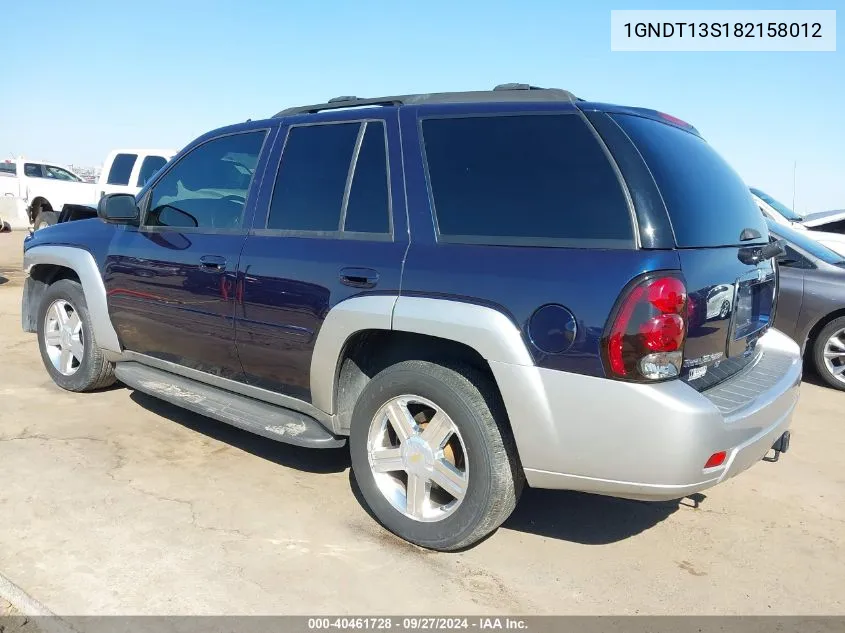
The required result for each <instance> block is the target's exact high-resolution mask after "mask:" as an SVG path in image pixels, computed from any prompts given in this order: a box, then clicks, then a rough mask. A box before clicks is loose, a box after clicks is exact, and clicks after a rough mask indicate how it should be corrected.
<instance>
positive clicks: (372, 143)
mask: <svg viewBox="0 0 845 633" xmlns="http://www.w3.org/2000/svg"><path fill="white" fill-rule="evenodd" d="M386 139H387V137H386V132H385V127H384V123H383V122H381V121H366V122H363V123H362V122H357V121H356V122H350V123H333V124H318V125H306V126H294V127H291V129H290V131H289V132H288V138H287V141H286V143H285V148H284V151H283V153H282V160H281V165H280V166H279V172H278V174H277V176H276V184H275V188H274V190H273V198H272V201H271V203H270V213H269V215H268V218H267V228H268V229H280V230H287V231H306V232H308V231H313V232H317V233H337V232H340V231H343V232H345V233H380V234H389V233H390V192H389V187H388V168H387V143H386Z"/></svg>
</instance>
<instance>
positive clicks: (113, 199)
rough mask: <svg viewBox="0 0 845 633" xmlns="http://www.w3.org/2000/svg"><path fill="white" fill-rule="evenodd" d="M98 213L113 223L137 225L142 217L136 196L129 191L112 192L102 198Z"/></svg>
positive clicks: (98, 205)
mask: <svg viewBox="0 0 845 633" xmlns="http://www.w3.org/2000/svg"><path fill="white" fill-rule="evenodd" d="M97 215H98V216H99V217H100V218H101V219H103V220H105V221H106V222H110V223H111V224H132V225H137V224H138V222H139V221H140V219H141V212H140V210H139V209H138V205H137V204H136V203H135V196H133V195H131V194H128V193H110V194H107V195H105V196H103V197H102V198H100V202H99V203H98V204H97Z"/></svg>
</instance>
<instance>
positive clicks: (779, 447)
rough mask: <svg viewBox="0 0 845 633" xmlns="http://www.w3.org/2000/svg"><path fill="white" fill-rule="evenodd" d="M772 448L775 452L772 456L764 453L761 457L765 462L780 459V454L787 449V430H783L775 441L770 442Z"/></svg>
mask: <svg viewBox="0 0 845 633" xmlns="http://www.w3.org/2000/svg"><path fill="white" fill-rule="evenodd" d="M772 450H773V451H774V452H775V454H774V456H772V457H769V456H768V455H766V456H765V457H764V458H763V461H766V462H776V461H777V460H778V459H780V454H781V453H785V452H786V451H788V450H789V431H784V433H783V435H781V436H780V437H779V438H778V439H777V441H776V442H775V443H774V444H772Z"/></svg>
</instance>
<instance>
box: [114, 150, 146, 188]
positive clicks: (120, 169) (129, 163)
mask: <svg viewBox="0 0 845 633" xmlns="http://www.w3.org/2000/svg"><path fill="white" fill-rule="evenodd" d="M136 160H138V155H137V154H118V155H117V156H115V157H114V160H113V161H112V164H111V169H109V178H108V180H107V181H106V182H107V183H108V184H110V185H128V184H129V176H131V175H132V168H133V167H134V166H135V161H136Z"/></svg>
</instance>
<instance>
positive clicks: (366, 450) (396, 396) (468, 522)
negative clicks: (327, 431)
mask: <svg viewBox="0 0 845 633" xmlns="http://www.w3.org/2000/svg"><path fill="white" fill-rule="evenodd" d="M397 402H406V403H407V406H406V407H404V410H408V411H409V412H410V415H411V416H414V411H415V410H416V409H420V411H419V412H418V413H417V414H416V416H417V418H416V420H413V419H410V418H405V420H406V421H410V422H411V423H414V422H415V421H416V422H417V423H421V424H423V426H424V428H425V429H433V431H437V429H438V428H440V427H444V426H445V425H446V422H445V421H448V423H449V424H450V425H451V426H450V428H452V429H454V432H453V433H452V435H451V436H444V437H448V440H444V441H445V445H444V444H443V443H442V442H441V443H440V444H439V446H440V447H442V448H441V449H440V450H439V452H435V453H433V455H434V456H435V457H434V461H435V462H437V463H436V464H434V468H433V470H432V469H431V465H432V463H433V462H430V461H429V458H431V457H432V453H429V452H428V449H419V451H418V449H417V447H418V446H419V444H420V442H421V441H422V440H421V439H420V438H424V437H425V436H424V435H417V434H415V433H414V432H413V431H412V432H411V433H410V434H409V437H414V438H416V439H414V440H412V441H408V440H407V439H405V440H401V441H400V440H399V439H398V434H397V432H396V425H395V424H394V423H393V421H392V420H393V419H394V414H393V413H391V414H387V413H385V411H386V409H385V407H387V406H388V405H389V404H390V403H394V404H396V403H397ZM426 403H427V404H426ZM429 405H431V406H429ZM432 409H436V411H437V412H438V415H440V413H443V414H445V418H441V419H440V422H439V424H435V425H431V426H429V425H428V422H427V419H430V418H426V415H427V414H426V411H428V413H430V412H431V410H432ZM391 411H394V410H391ZM380 420H381V422H380ZM351 424H352V426H351V432H350V438H349V445H350V452H351V457H352V469H353V472H354V474H355V479H356V481H357V483H358V486H359V488H360V490H361V494H362V496H363V497H364V500H365V501H366V503H367V505H368V506H369V508H370V510H371V511H372V513H373V514H374V515H375V517H376V518H377V519H378V520H379V521H380V522H381V524H382V525H383V526H384V527H385V528H387V529H388V530H390V531H391V532H393V533H394V534H396V535H397V536H399V537H401V538H403V539H405V540H406V541H409V542H411V543H414V544H416V545H419V546H422V547H425V548H429V549H433V550H440V551H454V550H460V549H463V548H466V547H468V546H470V545H472V544H474V543H476V542H477V541H479V540H480V539H482V538H484V537H485V536H487V535H488V534H489V533H490V532H492V531H493V530H495V529H496V528H497V527H499V525H501V524H502V522H503V521H504V520H505V519H507V518H508V516H510V514H511V512H513V509H514V508H515V507H516V503H517V500H518V499H519V496H520V494H521V492H522V489H523V487H524V482H525V477H524V474H523V472H522V466H521V465H520V463H519V458H518V456H517V451H516V445H515V444H514V441H513V436H512V434H511V431H510V428H509V426H508V423H507V416H506V415H505V412H504V407H503V406H502V404H501V401H500V398H499V396H498V393H497V391H496V389H495V387H494V385H493V384H492V381H491V380H490V379H489V378H488V377H487V376H485V375H484V374H482V373H481V372H479V371H477V370H475V369H473V368H471V367H469V366H465V365H458V364H454V365H451V364H450V365H448V366H447V365H441V364H436V363H432V362H427V361H417V360H412V361H403V362H400V363H397V364H395V365H392V366H390V367H388V368H386V369H385V370H383V371H382V372H380V373H379V374H377V375H376V376H375V377H373V379H372V380H371V381H370V382H369V383H368V384H367V386H366V387H365V388H364V391H363V392H362V393H361V396H360V397H359V399H358V401H357V403H356V404H355V409H354V411H353V414H352V423H351ZM383 428H387V429H388V430H387V431H384V432H382V431H381V430H380V429H383ZM419 428H420V427H417V430H418V429H419ZM391 430H392V431H393V435H391V433H390V431H391ZM374 438H376V439H374ZM379 438H381V439H379ZM385 438H386V439H385ZM382 442H386V444H383V443H382ZM412 442H413V443H412ZM385 445H387V446H389V448H387V449H385V448H384V446H385ZM432 445H433V446H438V443H437V442H433V443H432ZM376 446H379V447H382V448H380V449H379V450H380V451H385V450H386V451H393V453H386V452H382V453H379V454H378V455H379V456H384V455H390V456H392V457H391V459H392V461H391V459H387V460H385V461H380V462H379V463H380V464H384V466H382V468H384V467H386V466H387V462H390V464H389V466H390V468H392V470H390V471H389V472H375V470H374V469H376V467H374V466H372V465H371V464H373V463H374V462H375V460H376V459H377V458H376V457H373V456H372V455H375V453H372V454H371V448H372V449H373V450H375V447H376ZM397 446H398V447H399V448H397ZM426 446H429V445H428V444H426ZM396 451H398V455H399V456H397V453H396ZM417 451H418V452H417ZM415 452H417V455H416V456H415V454H414V453H415ZM420 454H422V457H420ZM438 455H439V457H437V456H438ZM397 460H399V461H397ZM399 462H401V463H402V465H401V466H400V467H399V468H396V466H397V465H398V464H399ZM444 462H447V463H446V467H445V469H444V468H443V463H444ZM421 464H422V465H421ZM406 468H407V469H410V470H405V469H406ZM376 470H377V469H376ZM414 470H418V471H419V470H424V471H425V472H426V473H428V474H431V476H432V477H435V476H437V477H438V480H439V481H443V477H442V476H440V475H442V473H443V472H449V473H459V476H458V477H457V479H458V480H460V481H462V482H463V483H461V484H460V485H459V486H464V488H463V490H464V492H463V494H462V495H460V499H459V498H458V496H456V495H455V494H454V493H451V492H449V493H447V492H446V490H447V489H446V488H445V487H443V488H441V487H440V486H439V485H433V484H432V483H431V481H429V483H427V484H425V487H426V491H427V492H426V496H427V498H429V499H430V500H431V503H428V504H424V507H425V508H426V510H425V511H426V512H428V513H429V514H428V515H426V516H423V515H422V514H420V515H419V517H420V518H418V517H414V516H411V515H410V514H408V512H410V508H411V506H412V505H413V504H412V503H411V502H410V501H408V500H407V497H409V496H413V495H408V487H409V486H408V484H409V482H410V481H411V479H412V476H413V477H414V481H415V482H418V481H419V478H420V475H419V474H417V475H413V474H409V473H412V472H413V471H414ZM435 471H439V474H438V472H435ZM428 474H425V475H423V477H426V476H428ZM403 479H404V484H403ZM432 481H436V480H432ZM448 481H450V480H447V483H448ZM403 485H404V488H403ZM414 489H420V488H417V487H414ZM458 489H460V487H459V488H458ZM383 490H386V491H387V492H383ZM402 490H404V493H402ZM401 494H404V496H405V498H404V499H403V498H401ZM391 499H393V500H391ZM397 499H398V501H397ZM399 508H401V510H400V509H399Z"/></svg>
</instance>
